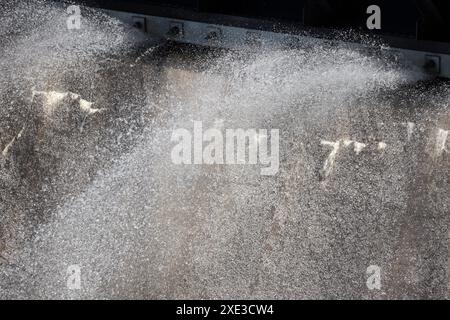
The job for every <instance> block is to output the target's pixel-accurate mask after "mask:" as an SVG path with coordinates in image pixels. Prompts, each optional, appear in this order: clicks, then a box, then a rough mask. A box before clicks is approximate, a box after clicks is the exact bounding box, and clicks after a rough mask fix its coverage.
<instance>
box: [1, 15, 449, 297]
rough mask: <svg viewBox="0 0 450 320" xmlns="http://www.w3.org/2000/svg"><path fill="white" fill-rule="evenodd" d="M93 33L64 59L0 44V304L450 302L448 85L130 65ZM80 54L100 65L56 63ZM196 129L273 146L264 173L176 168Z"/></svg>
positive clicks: (336, 73) (345, 69) (219, 64)
mask: <svg viewBox="0 0 450 320" xmlns="http://www.w3.org/2000/svg"><path fill="white" fill-rule="evenodd" d="M39 8H42V6H41V7H39ZM44 8H46V10H44V11H45V12H41V13H40V14H36V16H37V17H41V18H42V17H43V16H45V17H47V19H49V18H48V16H49V15H48V13H49V12H50V13H51V16H52V17H53V18H54V19H56V18H55V17H59V16H60V15H61V17H60V19H61V21H60V22H61V23H63V22H64V19H65V16H64V15H63V14H62V13H61V11H60V10H59V9H52V8H50V7H45V6H44ZM11 10H13V12H15V13H16V14H17V12H18V10H19V9H17V7H16V8H14V9H11ZM27 10H28V9H27ZM89 19H90V20H88V21H91V20H95V21H97V19H96V15H95V13H94V14H93V15H92V17H91V16H90V17H89ZM104 20H105V21H104V22H98V24H96V23H97V22H96V23H94V24H93V25H92V26H90V28H89V29H88V31H85V32H86V33H85V34H80V35H79V37H78V38H77V39H78V40H73V37H68V36H67V35H66V33H64V32H62V31H61V33H59V32H58V31H57V30H59V29H60V28H57V27H55V22H54V20H52V19H49V20H48V21H53V22H52V23H51V24H46V22H45V20H44V21H40V20H39V19H37V18H36V20H33V21H35V24H36V25H38V26H40V28H38V29H37V31H36V28H33V29H32V30H19V31H20V32H19V31H18V32H17V34H9V33H6V31H5V30H6V29H8V28H9V26H8V24H6V23H5V24H4V25H3V26H2V29H1V30H2V32H3V34H7V37H5V39H9V40H8V41H5V40H3V42H1V45H2V51H1V54H2V56H1V61H2V65H1V67H2V70H3V71H4V72H3V74H4V75H5V76H4V77H3V78H2V81H1V87H0V89H1V90H0V95H1V96H0V104H1V109H0V116H1V118H0V147H1V151H2V156H1V159H0V161H1V168H0V174H1V178H0V187H1V194H0V207H1V212H2V217H1V225H0V254H1V258H0V298H3V299H8V298H93V299H102V298H141V299H149V298H152V299H167V298H202V299H203V298H219V299H228V298H233V299H247V298H255V299H258V298H265V299H315V298H317V299H329V298H331V299H345V298H348V299H358V298H362V299H384V298H389V299H407V298H410V299H431V298H437V299H447V298H448V297H449V283H450V282H449V281H450V278H449V274H450V269H449V229H448V226H449V213H450V210H449V207H450V194H449V179H450V176H449V165H450V163H449V150H450V142H449V139H448V131H449V130H450V109H449V97H450V87H449V85H448V83H447V82H445V81H437V80H434V81H430V80H427V79H426V77H425V75H423V74H421V73H420V72H418V71H417V70H415V69H413V68H408V67H405V65H400V64H398V63H394V62H392V61H391V60H390V59H389V58H388V57H379V56H377V55H372V54H370V53H360V52H354V51H351V50H349V49H346V48H339V47H331V48H330V47H321V46H317V47H316V48H307V49H291V50H286V49H284V50H279V49H277V48H262V49H260V50H247V49H245V50H244V49H243V50H242V51H241V52H226V51H216V50H207V49H204V48H194V47H189V46H179V45H174V44H161V45H155V44H149V43H145V44H144V45H142V41H143V40H142V38H141V35H136V34H134V32H135V31H130V30H128V29H126V28H125V29H122V28H121V27H120V25H117V24H115V23H114V22H112V21H110V20H108V19H107V18H105V19H104ZM58 21H59V20H58ZM49 25H51V27H49ZM106 27H108V28H114V30H116V35H114V34H112V35H111V32H108V34H105V31H104V30H105V28H106ZM8 30H9V29H8ZM44 31H45V32H44ZM24 34H27V36H29V34H31V35H35V36H34V37H32V39H34V41H33V42H30V40H28V39H29V38H27V37H22V36H23V35H24ZM94 35H97V36H96V37H94ZM102 37H103V38H102ZM111 37H112V38H111ZM118 38H120V39H118ZM87 39H89V40H90V41H92V39H97V40H96V42H95V47H96V48H100V49H102V50H100V51H95V52H94V53H91V51H88V52H87V53H86V50H79V54H75V55H72V54H70V52H72V51H71V49H67V48H70V47H71V46H72V45H73V41H81V42H82V43H84V44H86V41H87ZM83 41H84V42H83ZM43 44H46V45H43ZM69 44H70V45H69ZM106 44H109V47H108V48H105V46H106ZM61 47H62V48H63V49H64V48H66V47H67V48H66V49H67V50H66V51H63V52H62V53H61V52H60V51H58V50H62V49H61ZM23 48H29V50H28V51H26V52H24V51H23ZM38 48H39V50H38ZM96 50H99V49H96ZM30 52H34V53H33V54H30ZM49 52H52V53H53V55H50V58H49ZM55 52H56V54H54V53H55ZM58 53H59V54H58ZM97 53H98V54H97ZM28 55H30V57H28ZM60 58H61V59H60ZM29 61H31V62H32V64H33V66H35V68H31V69H30V68H28V65H29ZM55 61H57V62H58V63H55ZM90 103H92V104H90ZM193 121H202V122H203V123H204V124H205V126H211V127H213V126H219V128H266V129H272V128H276V129H279V130H280V170H279V172H278V173H277V174H276V175H274V176H261V175H260V170H259V167H258V166H230V165H214V166H212V165H203V166H201V165H200V166H199V165H192V166H178V165H175V164H173V163H172V161H171V158H170V154H171V150H172V148H173V142H171V135H172V132H173V130H174V129H176V128H188V129H189V128H191V127H192V124H193ZM71 265H79V266H80V267H81V271H82V286H81V289H80V290H69V289H68V288H67V268H68V267H69V266H71ZM371 265H375V266H378V267H379V268H380V270H381V287H380V289H375V290H370V289H369V288H368V287H367V285H366V282H367V279H368V277H369V276H368V275H367V273H366V271H367V268H368V267H369V266H371Z"/></svg>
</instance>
